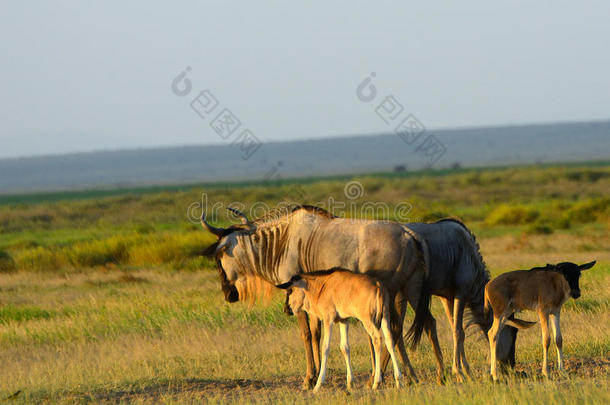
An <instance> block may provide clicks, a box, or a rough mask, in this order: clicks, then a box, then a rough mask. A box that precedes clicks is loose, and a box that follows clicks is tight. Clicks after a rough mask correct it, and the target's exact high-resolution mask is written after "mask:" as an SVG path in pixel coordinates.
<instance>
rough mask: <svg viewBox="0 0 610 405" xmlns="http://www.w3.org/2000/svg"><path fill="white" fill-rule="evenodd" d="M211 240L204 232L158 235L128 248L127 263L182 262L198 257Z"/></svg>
mask: <svg viewBox="0 0 610 405" xmlns="http://www.w3.org/2000/svg"><path fill="white" fill-rule="evenodd" d="M212 242H213V240H212V239H211V238H210V236H209V235H207V234H205V233H204V232H189V233H187V234H179V235H171V234H164V235H160V236H158V237H156V238H154V239H152V240H149V241H147V242H146V243H143V244H138V245H133V246H131V248H130V249H129V263H130V264H132V265H150V264H168V263H174V264H176V263H178V264H180V263H183V262H186V261H188V260H190V259H193V258H196V257H198V255H199V253H200V252H201V251H202V250H204V249H205V248H206V247H207V246H209V245H210V244H211V243H212Z"/></svg>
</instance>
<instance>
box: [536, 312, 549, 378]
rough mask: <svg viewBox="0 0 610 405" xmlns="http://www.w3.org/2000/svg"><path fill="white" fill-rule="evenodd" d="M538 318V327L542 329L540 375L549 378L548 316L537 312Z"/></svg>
mask: <svg viewBox="0 0 610 405" xmlns="http://www.w3.org/2000/svg"><path fill="white" fill-rule="evenodd" d="M538 318H540V327H541V328H542V374H543V375H544V376H545V377H548V376H549V358H548V353H549V346H550V345H551V336H550V335H549V314H548V313H546V312H544V311H539V312H538Z"/></svg>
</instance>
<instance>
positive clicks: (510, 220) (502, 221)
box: [485, 204, 540, 225]
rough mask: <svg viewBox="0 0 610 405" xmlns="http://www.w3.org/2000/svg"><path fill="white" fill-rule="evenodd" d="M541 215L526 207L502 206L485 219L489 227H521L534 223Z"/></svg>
mask: <svg viewBox="0 0 610 405" xmlns="http://www.w3.org/2000/svg"><path fill="white" fill-rule="evenodd" d="M539 216H540V213H539V212H538V211H537V210H535V209H533V208H528V207H524V206H518V205H517V206H510V205H507V204H502V205H499V206H498V207H496V208H495V209H494V210H493V211H491V212H490V213H489V214H488V215H487V217H486V218H485V223H486V224H487V225H520V224H529V223H532V222H534V221H535V220H536V219H537V218H538V217H539Z"/></svg>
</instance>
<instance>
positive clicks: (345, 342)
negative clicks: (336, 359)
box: [339, 322, 354, 390]
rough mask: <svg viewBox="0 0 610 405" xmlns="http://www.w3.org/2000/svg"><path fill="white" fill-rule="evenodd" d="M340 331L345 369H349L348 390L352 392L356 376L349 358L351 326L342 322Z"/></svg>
mask: <svg viewBox="0 0 610 405" xmlns="http://www.w3.org/2000/svg"><path fill="white" fill-rule="evenodd" d="M339 331H340V332H341V353H343V357H344V358H345V367H346V368H347V389H348V390H351V389H352V381H353V380H354V375H353V374H352V365H351V362H350V358H349V324H348V323H347V322H341V323H340V324H339Z"/></svg>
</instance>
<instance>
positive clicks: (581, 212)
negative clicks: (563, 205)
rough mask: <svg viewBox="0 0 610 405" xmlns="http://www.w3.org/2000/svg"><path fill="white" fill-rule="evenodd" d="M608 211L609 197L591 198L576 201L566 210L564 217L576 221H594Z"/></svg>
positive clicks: (609, 205) (609, 206)
mask: <svg viewBox="0 0 610 405" xmlns="http://www.w3.org/2000/svg"><path fill="white" fill-rule="evenodd" d="M609 213H610V198H593V199H591V198H590V199H586V200H584V201H580V202H577V203H576V204H574V205H573V206H572V207H571V208H570V209H568V211H567V212H566V218H568V219H569V220H570V221H574V222H578V223H586V222H594V221H597V220H599V219H601V218H603V217H605V216H607V215H608V214H609Z"/></svg>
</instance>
